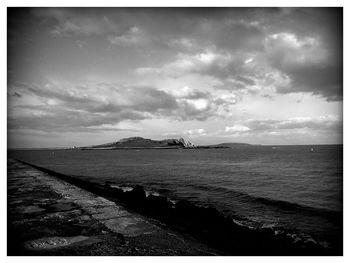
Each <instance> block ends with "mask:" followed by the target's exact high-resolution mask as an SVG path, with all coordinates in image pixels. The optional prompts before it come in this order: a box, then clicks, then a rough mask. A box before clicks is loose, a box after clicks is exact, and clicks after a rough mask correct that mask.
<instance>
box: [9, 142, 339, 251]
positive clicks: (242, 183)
mask: <svg viewBox="0 0 350 263" xmlns="http://www.w3.org/2000/svg"><path fill="white" fill-rule="evenodd" d="M8 154H9V157H12V158H17V159H19V160H23V161H26V162H29V163H33V164H36V165H38V166H42V167H45V168H48V169H51V170H54V171H57V172H61V173H64V174H68V175H73V176H76V177H79V178H84V179H86V180H90V181H93V182H97V183H101V184H104V182H105V181H106V180H108V181H112V182H113V183H115V185H119V186H122V187H132V186H134V185H136V184H138V185H142V186H143V187H144V188H145V189H146V190H147V191H150V192H155V193H158V194H160V195H164V196H167V197H168V198H170V199H171V200H173V201H174V202H176V201H177V200H181V199H182V200H187V201H190V202H192V203H194V204H196V205H200V206H212V207H215V208H216V209H218V210H219V211H220V212H222V213H224V214H225V215H227V216H230V217H232V218H233V219H234V220H235V222H237V223H239V224H244V225H247V226H249V227H251V228H264V227H268V228H273V229H275V230H276V231H285V232H288V233H290V234H291V235H295V236H296V237H297V238H299V237H302V238H306V239H308V238H309V239H312V240H316V241H317V242H319V243H320V244H322V245H324V246H325V247H332V248H338V249H339V248H340V247H341V246H342V231H343V225H342V224H343V221H342V216H343V213H342V211H343V199H342V196H343V184H342V182H343V146H342V145H312V146H252V147H244V148H240V149H226V148H225V149H161V150H160V149H157V150H155V149H138V150H91V151H81V150H11V151H9V153H8Z"/></svg>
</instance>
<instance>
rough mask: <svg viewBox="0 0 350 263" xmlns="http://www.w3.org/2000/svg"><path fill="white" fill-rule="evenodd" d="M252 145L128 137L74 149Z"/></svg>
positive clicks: (191, 147)
mask: <svg viewBox="0 0 350 263" xmlns="http://www.w3.org/2000/svg"><path fill="white" fill-rule="evenodd" d="M253 146H254V145H251V144H248V143H220V144H215V145H202V146H195V145H194V144H193V143H191V142H190V141H186V140H184V139H183V138H179V139H164V140H152V139H145V138H142V137H129V138H124V139H120V140H119V141H115V142H110V143H105V144H99V145H91V146H83V147H74V148H75V149H80V150H113V149H194V148H196V149H217V148H234V149H239V148H247V147H253Z"/></svg>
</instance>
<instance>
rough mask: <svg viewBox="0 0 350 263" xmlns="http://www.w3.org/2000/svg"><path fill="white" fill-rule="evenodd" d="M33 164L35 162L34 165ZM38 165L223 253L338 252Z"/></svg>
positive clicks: (292, 235)
mask: <svg viewBox="0 0 350 263" xmlns="http://www.w3.org/2000/svg"><path fill="white" fill-rule="evenodd" d="M34 167H36V166H34ZM36 168H37V169H39V170H41V171H44V172H46V173H49V174H51V175H54V176H55V177H58V178H61V179H63V180H65V181H67V182H69V183H71V184H74V185H78V186H79V187H81V188H83V189H85V190H88V191H89V192H92V193H94V194H97V195H99V196H102V197H104V198H107V199H108V200H111V201H114V202H117V203H121V204H123V205H124V206H125V207H127V208H129V209H130V210H132V211H136V212H138V213H140V214H142V215H144V216H146V217H148V218H153V219H156V220H157V221H159V222H162V223H165V224H166V226H167V227H168V228H170V229H172V230H174V231H177V232H181V233H186V235H187V234H189V235H191V236H192V237H194V238H196V239H197V240H200V241H201V242H203V243H205V244H207V245H208V246H210V247H212V248H214V249H215V250H218V251H221V252H220V254H224V255H339V254H341V252H340V251H335V250H332V249H326V248H324V247H322V246H321V245H320V244H319V243H317V242H316V241H315V240H313V239H312V238H300V237H299V236H298V234H297V233H291V232H288V231H284V230H281V229H273V228H255V229H253V228H249V227H247V226H244V225H241V224H239V223H237V222H235V221H234V220H232V218H230V217H227V216H224V215H223V214H221V213H219V212H218V211H217V210H216V209H215V208H212V207H200V206H196V205H193V204H192V203H190V202H188V201H186V200H182V201H178V202H176V203H174V202H172V201H171V200H169V199H168V198H167V197H165V196H160V195H155V194H147V193H146V191H145V190H144V189H143V187H142V186H139V185H136V186H134V187H133V188H131V189H128V191H125V189H123V188H122V187H116V186H115V185H114V184H113V182H105V183H104V184H96V183H92V182H87V181H84V180H81V179H78V178H75V177H72V176H68V175H64V174H60V173H56V172H53V171H50V170H47V169H45V168H42V167H36Z"/></svg>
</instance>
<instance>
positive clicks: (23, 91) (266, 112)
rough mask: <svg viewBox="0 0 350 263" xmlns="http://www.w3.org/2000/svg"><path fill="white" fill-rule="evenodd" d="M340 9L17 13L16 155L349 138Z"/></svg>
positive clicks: (12, 137) (12, 79) (12, 17)
mask: <svg viewBox="0 0 350 263" xmlns="http://www.w3.org/2000/svg"><path fill="white" fill-rule="evenodd" d="M342 24H343V15H342V9H341V8H8V24H7V51H8V66H7V70H8V73H7V78H8V79H7V83H8V86H7V100H8V113H7V120H8V147H9V148H22V147H65V146H83V145H92V144H100V143H106V142H112V141H117V140H119V139H121V138H125V137H131V136H141V137H144V138H151V139H165V138H180V137H183V138H185V139H186V140H190V141H191V142H193V143H194V144H196V145H205V144H216V143H222V142H244V143H252V144H268V145H285V144H334V143H342V142H343V134H342V129H343V112H342V107H343V44H342V43H343V27H342Z"/></svg>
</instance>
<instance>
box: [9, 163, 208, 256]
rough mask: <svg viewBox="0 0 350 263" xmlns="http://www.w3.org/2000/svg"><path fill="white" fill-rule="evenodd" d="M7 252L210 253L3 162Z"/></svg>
mask: <svg viewBox="0 0 350 263" xmlns="http://www.w3.org/2000/svg"><path fill="white" fill-rule="evenodd" d="M8 254H9V255H213V254H215V252H214V251H212V250H211V249H209V248H208V247H206V246H205V245H203V244H201V243H199V242H197V241H195V240H193V239H191V238H190V237H184V236H182V235H180V234H179V233H174V232H173V231H170V230H166V229H164V227H162V226H160V225H159V224H157V223H156V222H153V221H150V220H149V219H147V218H145V217H142V216H140V215H137V214H134V213H131V212H129V211H127V210H126V209H125V208H123V207H122V206H119V205H117V204H115V203H114V202H111V201H109V200H107V199H105V198H102V197H99V196H96V195H94V194H92V193H89V192H87V191H85V190H82V189H80V188H78V187H76V186H73V185H71V184H69V183H67V182H64V181H62V180H60V179H57V178H54V177H52V176H49V175H47V174H45V173H43V172H40V171H38V170H36V169H34V168H31V167H29V166H27V165H24V164H21V163H19V162H17V161H15V160H9V161H8Z"/></svg>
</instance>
